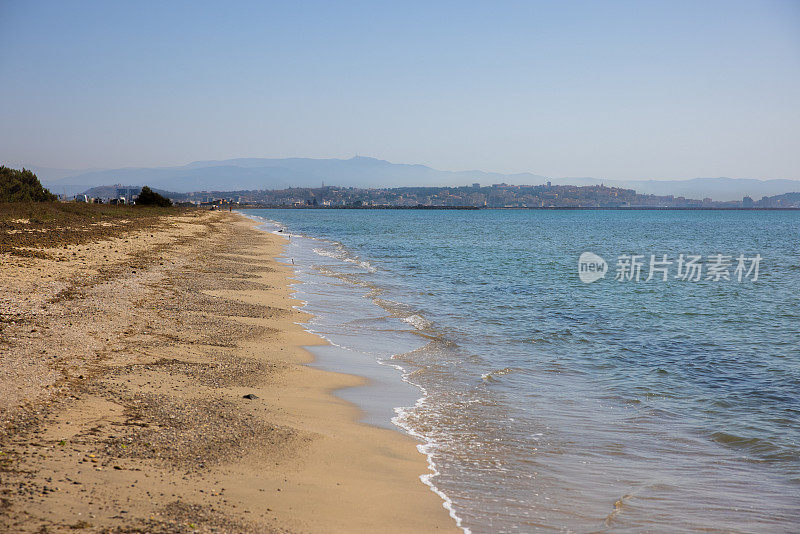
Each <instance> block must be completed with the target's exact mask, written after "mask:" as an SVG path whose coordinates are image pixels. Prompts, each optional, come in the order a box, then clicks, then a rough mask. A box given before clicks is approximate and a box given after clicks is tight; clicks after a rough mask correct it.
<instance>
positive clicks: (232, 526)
mask: <svg viewBox="0 0 800 534" xmlns="http://www.w3.org/2000/svg"><path fill="white" fill-rule="evenodd" d="M153 219H154V221H153V223H152V224H151V225H150V226H149V227H148V226H146V225H145V226H143V225H142V224H139V225H138V226H137V227H136V228H135V229H132V230H130V231H126V232H118V233H117V234H116V236H115V235H114V233H113V232H112V233H111V234H110V235H104V236H103V237H102V238H101V239H98V240H95V241H92V242H88V243H82V244H79V245H71V246H67V247H65V248H58V249H44V253H43V254H37V255H39V256H43V257H19V256H12V255H9V254H0V321H2V322H1V323H0V492H2V493H0V531H9V532H59V531H70V532H72V531H75V529H86V530H87V531H102V532H193V531H199V532H211V531H214V532H374V531H379V532H429V531H433V530H442V531H457V530H458V529H456V527H455V525H454V523H453V521H452V520H451V519H450V517H449V516H448V514H447V512H446V511H445V510H444V508H443V507H442V503H441V501H440V499H439V498H438V497H437V496H436V495H435V494H434V493H432V492H431V491H430V490H429V489H428V488H427V487H426V486H425V485H423V484H422V482H420V480H419V475H421V474H423V473H425V472H426V471H427V465H426V462H425V458H424V457H423V456H422V455H421V454H419V453H418V452H417V450H416V443H415V442H414V441H413V440H412V439H411V438H408V437H406V436H404V435H402V434H400V433H399V432H394V431H391V430H386V429H380V428H375V427H371V426H367V425H364V424H360V423H357V422H356V419H357V417H358V415H359V414H358V410H357V409H356V408H355V407H354V406H352V405H350V404H348V403H346V402H344V401H342V400H340V399H338V398H336V397H334V396H333V395H331V392H332V391H333V390H335V389H337V388H342V387H346V386H353V385H357V384H359V383H361V381H362V379H360V378H358V377H354V376H349V375H343V374H336V373H329V372H325V371H321V370H317V369H313V368H310V367H308V366H305V365H303V364H304V363H306V362H308V361H309V360H310V358H311V357H310V354H309V353H308V352H307V351H305V350H303V349H302V348H301V347H302V346H303V345H311V344H316V343H320V342H322V341H321V340H320V339H319V338H317V337H316V336H313V335H311V334H309V333H307V332H305V331H303V330H302V329H301V328H300V327H299V326H298V325H297V324H296V323H297V322H299V321H303V319H304V314H303V313H302V312H300V311H298V310H295V309H293V306H294V305H296V304H297V302H296V301H294V300H292V298H291V296H290V290H289V288H288V286H287V283H288V281H289V276H290V274H291V273H290V271H289V269H288V268H287V267H285V266H283V265H281V264H279V263H278V262H277V261H276V260H275V256H276V255H277V254H278V253H279V252H280V251H281V249H282V247H283V245H284V242H283V238H281V237H278V236H274V235H271V234H267V233H264V232H260V231H258V230H255V229H254V227H253V223H252V222H250V221H248V220H246V219H244V218H243V217H241V216H238V215H235V214H229V213H220V212H187V213H184V214H182V215H179V216H172V217H158V218H157V217H154V218H153ZM247 394H253V395H255V396H256V397H257V398H255V399H252V400H250V399H246V398H243V396H244V395H247Z"/></svg>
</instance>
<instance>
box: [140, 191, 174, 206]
mask: <svg viewBox="0 0 800 534" xmlns="http://www.w3.org/2000/svg"><path fill="white" fill-rule="evenodd" d="M136 205H137V206H161V207H168V206H172V201H171V200H170V199H168V198H167V197H165V196H163V195H159V194H158V193H156V192H155V191H153V190H152V189H150V188H149V187H147V186H144V187H142V192H141V193H139V198H137V199H136Z"/></svg>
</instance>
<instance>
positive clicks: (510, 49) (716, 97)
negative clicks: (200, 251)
mask: <svg viewBox="0 0 800 534" xmlns="http://www.w3.org/2000/svg"><path fill="white" fill-rule="evenodd" d="M0 69H2V73H3V76H2V82H0V123H1V124H3V125H4V127H3V128H0V160H2V161H3V162H6V163H10V164H13V165H22V164H26V165H38V166H47V167H59V168H89V167H120V166H155V165H176V164H183V163H187V162H190V161H194V160H201V159H226V158H233V157H286V156H308V157H351V156H353V155H356V154H359V155H367V156H374V157H379V158H383V159H388V160H390V161H394V162H405V163H424V164H428V165H431V166H433V167H437V168H441V169H449V170H459V169H483V170H494V171H501V172H516V171H530V172H534V173H537V174H545V175H552V176H573V177H577V176H595V177H605V178H623V179H625V178H663V179H666V178H677V179H680V178H693V177H698V176H730V177H753V178H798V179H800V2H797V1H775V2H772V1H763V2H758V1H750V2H736V1H725V2H716V1H700V2H697V1H694V2H681V1H668V2H648V1H639V2H599V1H598V2H419V3H416V2H408V1H404V2H391V3H390V2H281V3H268V2H226V3H222V2H219V3H212V2H201V1H192V2H146V1H144V2H143V1H138V2H37V1H30V0H27V1H17V0H0Z"/></svg>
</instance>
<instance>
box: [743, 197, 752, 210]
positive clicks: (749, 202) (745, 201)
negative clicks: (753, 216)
mask: <svg viewBox="0 0 800 534" xmlns="http://www.w3.org/2000/svg"><path fill="white" fill-rule="evenodd" d="M742 207H743V208H752V207H753V199H752V198H750V197H744V198H743V199H742Z"/></svg>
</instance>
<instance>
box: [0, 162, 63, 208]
mask: <svg viewBox="0 0 800 534" xmlns="http://www.w3.org/2000/svg"><path fill="white" fill-rule="evenodd" d="M56 198H58V197H56V196H55V195H54V194H53V193H51V192H50V191H48V190H47V189H45V188H44V187H42V183H41V182H40V181H39V179H38V178H37V177H36V175H35V174H33V173H32V172H31V171H29V170H27V169H22V170H21V171H19V170H17V169H11V168H8V167H5V166H0V202H52V201H54V200H56Z"/></svg>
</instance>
